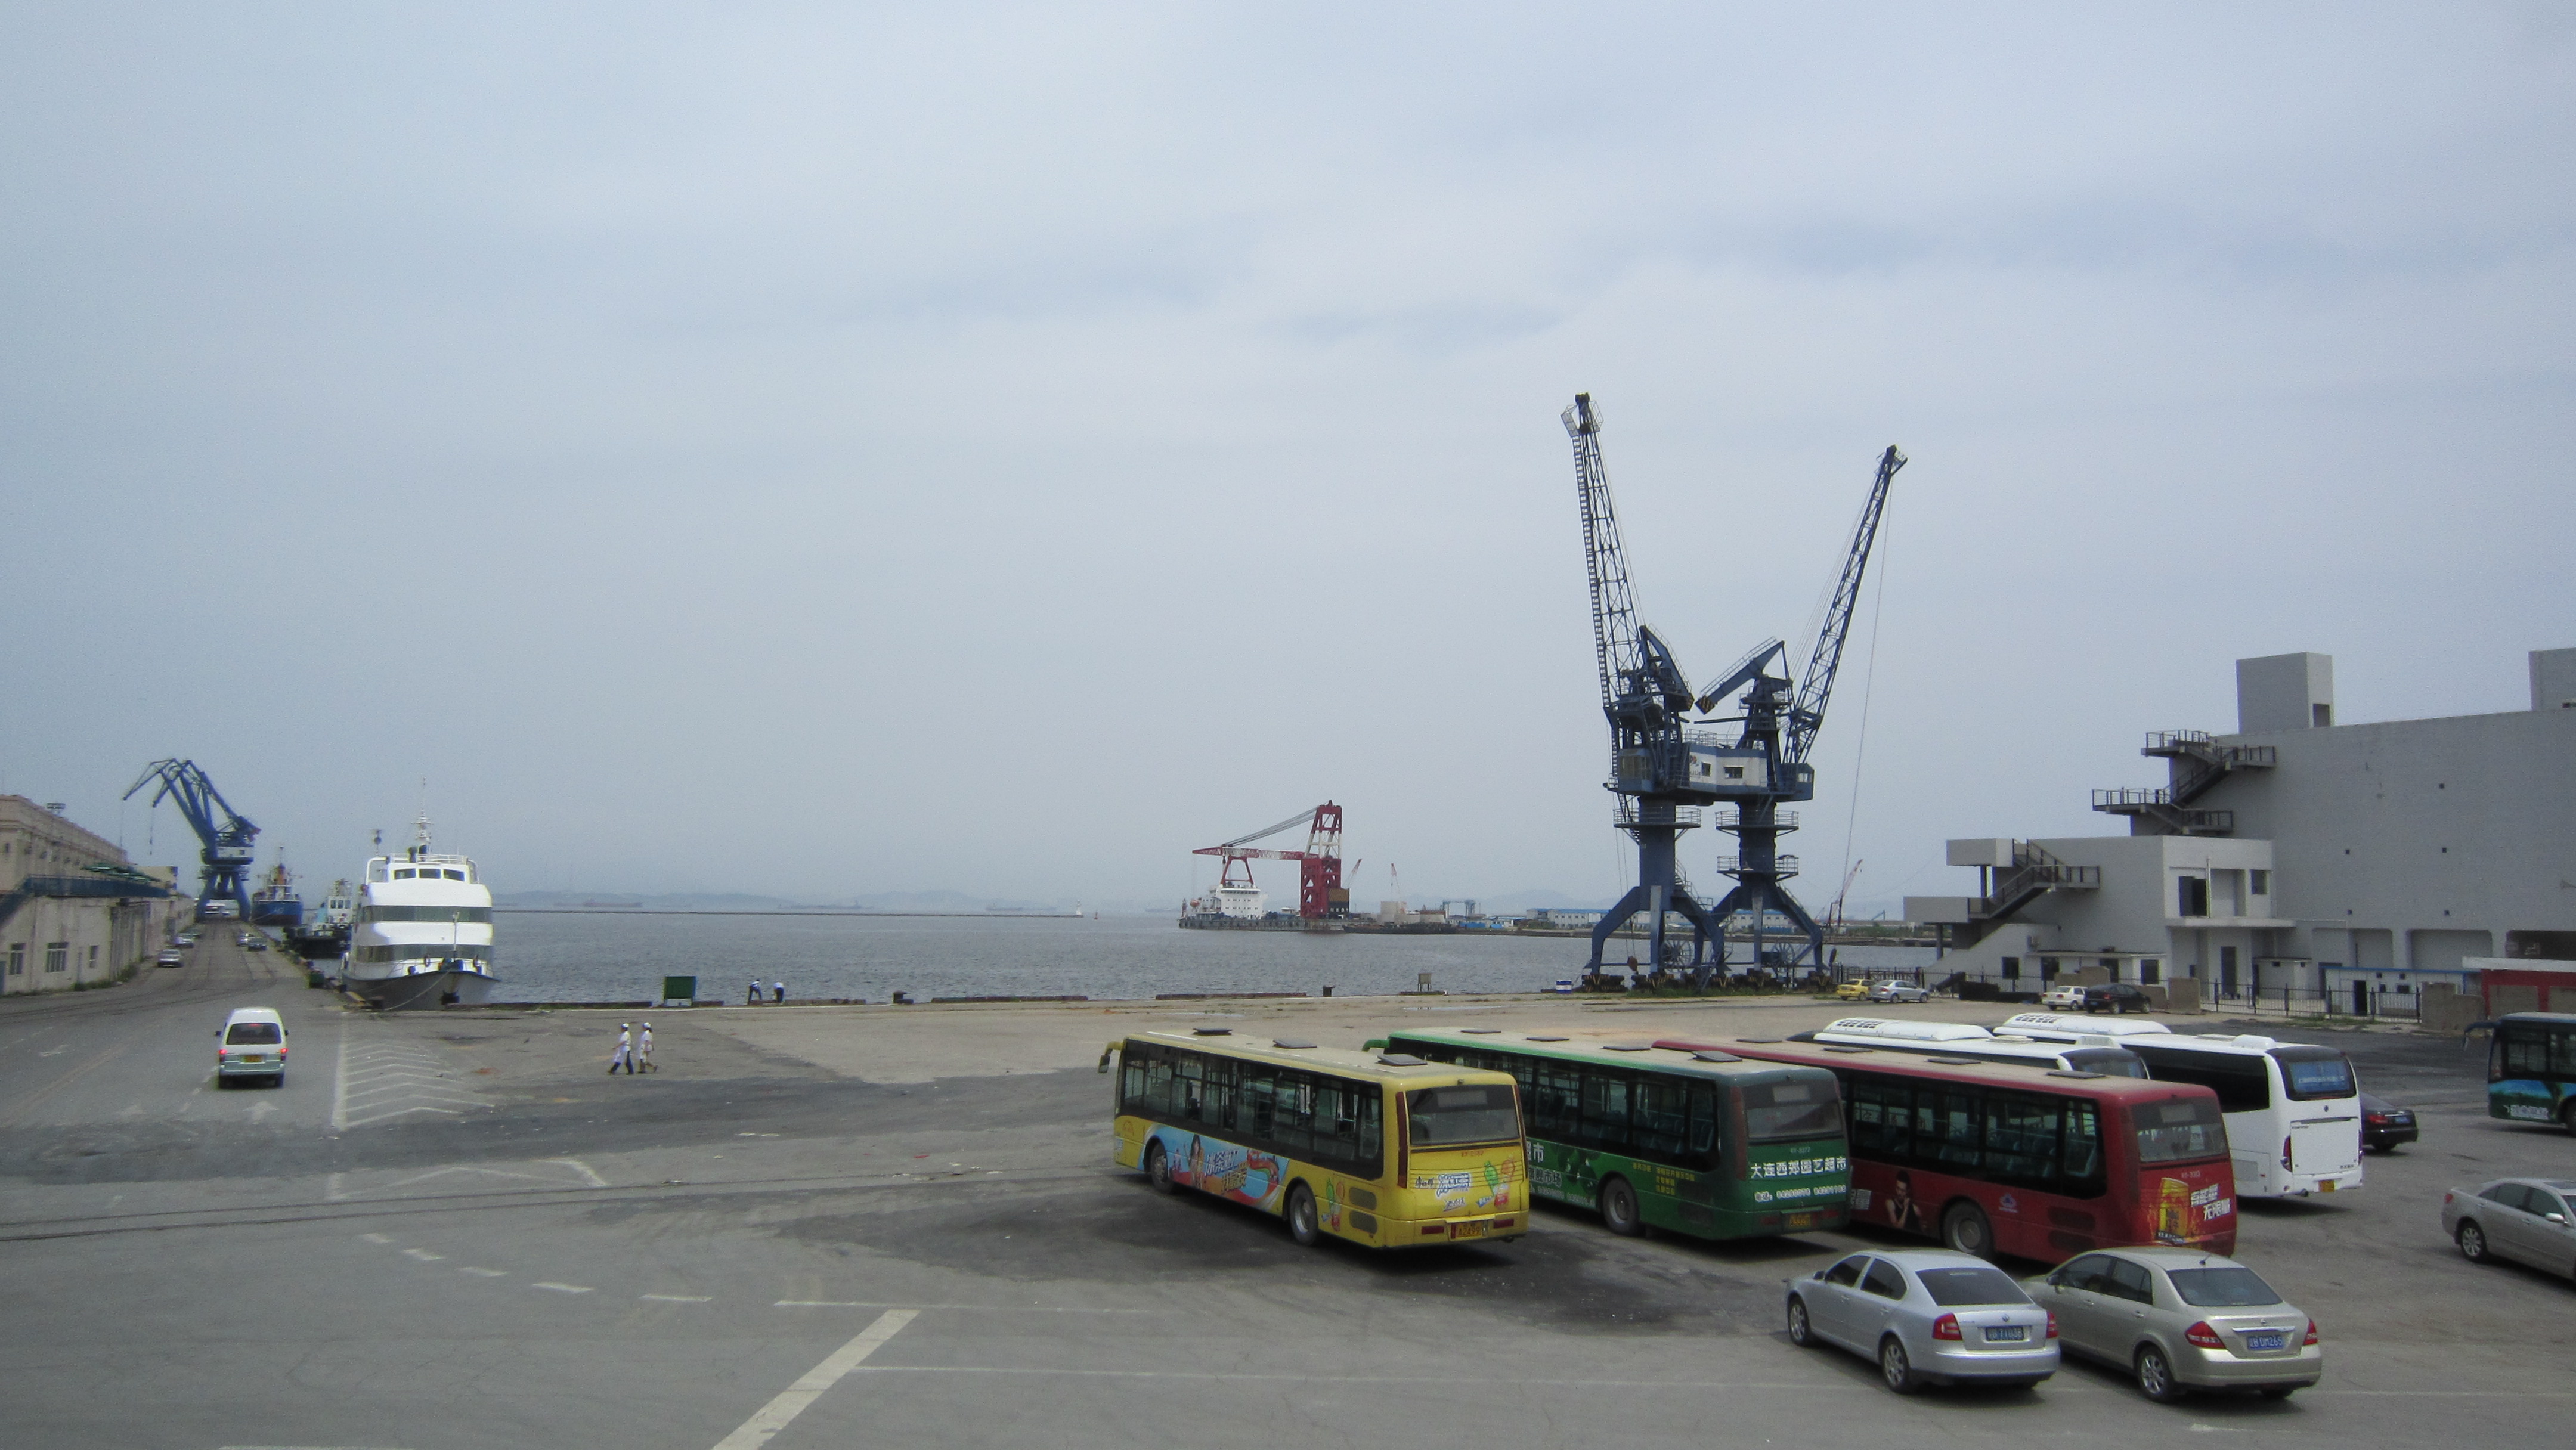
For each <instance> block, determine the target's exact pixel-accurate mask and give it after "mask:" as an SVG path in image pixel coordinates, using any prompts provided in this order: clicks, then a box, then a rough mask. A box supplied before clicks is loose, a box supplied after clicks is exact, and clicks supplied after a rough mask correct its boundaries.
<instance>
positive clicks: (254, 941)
mask: <svg viewBox="0 0 2576 1450" xmlns="http://www.w3.org/2000/svg"><path fill="white" fill-rule="evenodd" d="M242 945H243V946H245V947H247V948H249V949H250V950H252V951H255V952H264V951H267V950H268V938H266V937H264V936H255V937H252V938H251V939H250V940H249V941H246V942H243V943H242Z"/></svg>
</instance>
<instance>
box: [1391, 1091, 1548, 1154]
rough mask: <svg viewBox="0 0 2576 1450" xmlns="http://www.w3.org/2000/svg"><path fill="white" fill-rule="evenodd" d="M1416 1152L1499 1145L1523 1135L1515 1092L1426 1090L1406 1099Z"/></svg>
mask: <svg viewBox="0 0 2576 1450" xmlns="http://www.w3.org/2000/svg"><path fill="white" fill-rule="evenodd" d="M1404 1105H1405V1112H1406V1114H1407V1118H1408V1121H1409V1123H1410V1125H1411V1129H1412V1134H1413V1146H1414V1147H1416V1148H1454V1147H1458V1146H1461V1145H1463V1144H1468V1143H1500V1142H1505V1141H1507V1140H1510V1139H1515V1138H1518V1137H1519V1136H1520V1135H1521V1113H1520V1107H1519V1105H1518V1104H1516V1103H1514V1102H1513V1100H1512V1090H1511V1089H1510V1088H1507V1087H1502V1086H1500V1085H1496V1086H1491V1087H1444V1088H1424V1089H1422V1090H1421V1091H1419V1092H1410V1093H1406V1094H1405V1095H1404Z"/></svg>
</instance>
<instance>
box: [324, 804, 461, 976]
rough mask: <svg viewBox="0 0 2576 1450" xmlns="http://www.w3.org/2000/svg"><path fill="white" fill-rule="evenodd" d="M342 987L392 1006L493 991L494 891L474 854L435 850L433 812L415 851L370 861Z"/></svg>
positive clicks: (424, 823) (417, 838)
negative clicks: (431, 846)
mask: <svg viewBox="0 0 2576 1450" xmlns="http://www.w3.org/2000/svg"><path fill="white" fill-rule="evenodd" d="M358 891H359V898H358V907H357V919H356V920H355V921H353V922H352V923H351V924H350V928H349V956H348V959H347V961H346V962H345V963H344V964H343V965H342V967H341V969H340V985H341V986H342V987H343V988H345V989H347V990H348V991H350V992H353V993H355V994H357V995H358V996H360V997H363V998H365V999H366V1000H367V1001H369V1002H371V1003H373V1004H374V1005H376V1006H378V1007H382V1008H385V1009H386V1010H388V1011H399V1010H402V1009H405V1008H410V1007H442V1006H449V1005H453V1004H457V1003H466V1004H471V1003H475V1002H481V1001H483V1000H485V999H486V998H489V997H490V996H491V995H492V988H493V985H494V983H495V982H496V981H497V979H496V978H495V977H494V976H493V975H492V893H491V891H490V889H489V888H487V887H485V886H484V884H483V878H482V875H481V874H480V873H479V872H477V871H476V870H475V869H474V862H473V860H472V858H470V857H465V856H447V855H438V854H435V853H433V852H432V851H431V850H430V849H429V817H427V816H423V817H421V818H420V821H419V823H418V827H417V831H416V836H415V840H414V842H413V844H412V847H411V849H410V850H408V851H406V852H404V853H403V854H402V855H400V856H377V857H373V858H371V859H370V860H369V861H368V862H367V879H366V880H365V881H364V882H362V883H360V885H359V888H358Z"/></svg>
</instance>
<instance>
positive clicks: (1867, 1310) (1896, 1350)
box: [1788, 1249, 2057, 1395]
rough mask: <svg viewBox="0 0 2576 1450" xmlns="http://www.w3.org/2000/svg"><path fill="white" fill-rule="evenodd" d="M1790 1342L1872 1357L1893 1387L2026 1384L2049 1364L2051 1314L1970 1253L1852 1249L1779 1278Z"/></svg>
mask: <svg viewBox="0 0 2576 1450" xmlns="http://www.w3.org/2000/svg"><path fill="white" fill-rule="evenodd" d="M1788 1314H1789V1342H1790V1343H1792V1344H1796V1345H1799V1346H1801V1347H1812V1346H1816V1345H1821V1344H1832V1345H1838V1346H1840V1347H1842V1348H1844V1349H1848V1350H1850V1351H1851V1352H1852V1353H1854V1354H1857V1355H1860V1356H1862V1357H1863V1358H1867V1359H1875V1360H1877V1361H1878V1373H1879V1377H1880V1378H1882V1379H1884V1380H1886V1381H1887V1387H1888V1388H1889V1389H1891V1390H1894V1391H1896V1392H1897V1393H1898V1394H1900V1395H1910V1394H1912V1393H1914V1392H1915V1391H1916V1390H1918V1389H1920V1388H1922V1387H1923V1386H1924V1385H1926V1384H1983V1385H1999V1386H2006V1387H2010V1388H2015V1389H2027V1388H2029V1387H2030V1386H2032V1385H2035V1384H2037V1383H2039V1382H2040V1381H2041V1380H2044V1379H2046V1378H2048V1377H2049V1376H2050V1375H2053V1374H2055V1373H2057V1317H2056V1316H2055V1315H2053V1314H2051V1313H2049V1312H2048V1311H2047V1310H2046V1309H2043V1308H2041V1307H2039V1306H2038V1305H2036V1304H2033V1303H2032V1302H2031V1300H2030V1296H2029V1295H2028V1294H2026V1293H2024V1292H2022V1288H2021V1286H2020V1285H2018V1284H2016V1283H2014V1282H2013V1281H2012V1276H2011V1275H2009V1274H2006V1273H2005V1272H2004V1271H2003V1270H2001V1269H1998V1268H1996V1267H1995V1266H1994V1265H1992V1264H1990V1263H1987V1262H1986V1261H1985V1260H1983V1259H1980V1258H1978V1257H1976V1256H1975V1255H1973V1254H1962V1253H1958V1252H1955V1251H1953V1250H1950V1249H1901V1250H1895V1251H1891V1252H1885V1253H1867V1254H1854V1255H1852V1256H1851V1257H1850V1258H1847V1259H1845V1260H1843V1261H1842V1262H1841V1263H1838V1264H1835V1265H1834V1266H1833V1267H1831V1268H1827V1269H1818V1270H1817V1271H1816V1272H1815V1273H1813V1274H1811V1275H1809V1276H1808V1277H1806V1278H1804V1279H1791V1280H1790V1281H1789V1284H1788Z"/></svg>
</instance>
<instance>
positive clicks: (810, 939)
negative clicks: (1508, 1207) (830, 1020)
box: [493, 910, 1932, 1002]
mask: <svg viewBox="0 0 2576 1450" xmlns="http://www.w3.org/2000/svg"><path fill="white" fill-rule="evenodd" d="M494 935H495V936H496V937H497V939H498V940H497V942H496V944H495V945H494V948H493V956H494V957H495V959H496V960H495V962H494V965H495V966H496V967H497V968H498V970H499V974H500V978H501V985H500V990H499V991H498V992H497V993H495V994H494V995H495V996H496V997H498V998H499V999H500V1000H503V1001H510V1002H585V1001H587V1002H598V1001H619V1000H628V999H643V998H650V997H654V996H657V995H659V993H660V992H661V987H662V978H664V977H665V976H695V977H696V978H697V979H698V995H699V996H700V997H707V998H730V999H732V1000H734V1001H740V1000H742V997H743V990H744V988H745V986H746V985H747V984H748V983H749V982H750V980H751V979H752V978H753V977H758V978H759V979H760V981H761V983H762V985H763V986H764V987H765V986H766V985H767V984H769V983H771V982H774V981H779V982H785V983H786V984H787V992H788V996H789V997H790V998H791V999H795V998H805V997H865V998H868V999H869V1000H871V1001H878V1002H882V1001H884V1000H885V999H886V998H887V997H888V996H889V995H890V994H892V993H894V992H899V991H900V992H910V993H911V994H912V995H913V996H914V997H915V998H916V999H928V998H931V997H986V996H1021V997H1031V996H1058V995H1080V996H1085V997H1092V998H1097V999H1101V1000H1104V1001H1105V1000H1116V999H1129V1000H1132V999H1139V998H1148V997H1152V996H1154V995H1155V994H1157V993H1161V992H1317V991H1320V990H1322V989H1323V988H1324V987H1326V986H1330V987H1332V988H1333V990H1334V995H1336V996H1379V995H1385V994H1389V993H1394V992H1398V991H1403V990H1406V989H1409V988H1411V987H1413V986H1414V984H1415V980H1416V977H1417V974H1419V973H1423V972H1428V973H1430V974H1431V985H1432V986H1433V987H1435V988H1438V989H1440V990H1443V991H1449V992H1530V991H1537V990H1539V989H1541V988H1543V987H1545V986H1547V985H1548V984H1549V983H1551V982H1553V981H1555V980H1556V979H1557V978H1559V977H1569V976H1573V975H1575V974H1576V973H1577V972H1578V971H1579V970H1580V969H1581V967H1582V964H1583V960H1584V956H1585V953H1586V951H1587V947H1588V944H1587V943H1585V942H1583V941H1580V940H1575V939H1560V938H1549V937H1515V936H1509V935H1505V934H1501V933H1496V934H1492V935H1474V934H1460V935H1456V936H1375V935H1357V936H1354V935H1332V936H1310V935H1308V934H1306V933H1303V932H1267V931H1184V930H1182V929H1181V928H1180V927H1177V926H1175V925H1173V924H1172V922H1171V921H1170V920H1169V919H1167V918H1151V917H1103V918H1101V919H1098V920H1090V919H1081V920H1076V919H1072V918H1065V917H1012V916H998V915H997V916H993V917H963V918H960V917H896V916H856V915H853V916H647V915H642V914H626V913H612V912H597V913H590V912H581V913H572V912H565V913H549V912H523V911H506V910H505V911H501V912H498V913H496V915H495V926H494ZM1626 950H1627V948H1626V944H1625V943H1622V944H1621V950H1620V952H1619V955H1620V956H1621V957H1622V958H1624V957H1625V955H1626ZM1739 950H1740V948H1739ZM1840 951H1841V954H1842V961H1843V962H1844V963H1845V964H1846V965H1856V966H1868V967H1880V966H1885V967H1913V966H1916V965H1919V964H1922V963H1926V962H1929V961H1930V960H1931V959H1932V953H1931V951H1930V950H1929V949H1928V948H1913V947H1843V948H1840Z"/></svg>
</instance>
